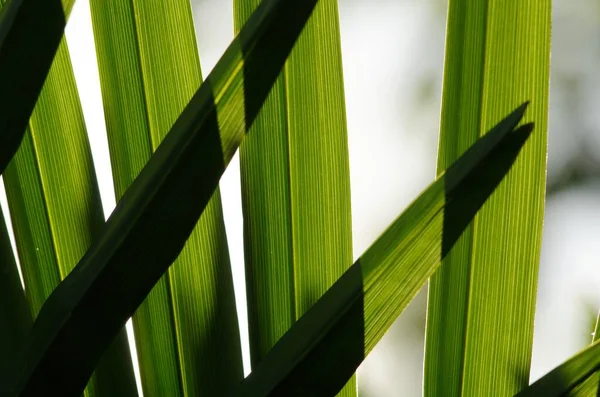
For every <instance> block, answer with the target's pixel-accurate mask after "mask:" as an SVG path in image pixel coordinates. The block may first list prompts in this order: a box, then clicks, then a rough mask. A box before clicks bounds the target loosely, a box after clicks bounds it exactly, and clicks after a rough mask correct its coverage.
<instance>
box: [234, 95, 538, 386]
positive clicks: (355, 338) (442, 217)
mask: <svg viewBox="0 0 600 397" xmlns="http://www.w3.org/2000/svg"><path fill="white" fill-rule="evenodd" d="M524 109H525V106H521V107H520V108H519V109H517V110H516V111H515V112H513V113H512V114H511V115H510V116H508V117H507V118H506V119H504V120H503V121H502V122H501V123H500V124H498V125H497V126H496V127H495V128H494V130H492V131H491V132H489V133H488V134H486V135H485V136H484V137H483V138H481V139H480V140H479V141H478V142H477V143H476V144H475V145H473V147H472V148H471V149H470V150H468V151H467V152H466V153H465V154H464V155H463V156H462V157H461V158H460V159H459V160H457V162H456V163H454V164H453V165H452V166H451V167H450V168H449V169H448V170H447V171H446V172H445V173H444V174H442V175H441V176H440V177H439V179H438V180H437V181H436V182H434V183H433V184H432V185H431V186H430V187H429V188H428V189H426V190H425V191H424V192H423V193H422V194H421V195H420V196H419V198H418V199H417V200H416V201H414V202H413V203H412V205H410V206H409V208H408V209H407V210H406V211H405V212H404V213H403V214H402V215H400V217H399V218H397V219H396V221H394V222H393V223H392V225H391V226H390V227H389V228H388V229H387V230H386V231H385V232H384V234H383V235H382V236H381V237H380V238H379V239H378V240H377V241H376V242H375V243H374V244H373V245H372V246H371V247H370V248H369V249H368V250H367V251H366V252H365V253H364V254H363V255H362V256H361V257H360V258H359V259H358V261H356V262H355V263H354V265H352V267H351V268H350V269H349V270H348V271H347V272H346V273H344V275H343V276H342V277H341V278H340V279H339V280H338V281H337V282H336V283H335V284H334V285H333V287H332V288H330V289H329V290H328V291H327V292H326V293H325V295H324V296H323V297H322V298H321V299H320V300H319V301H318V302H317V303H316V304H315V305H314V306H313V308H312V309H310V310H309V311H308V312H307V313H306V314H305V315H304V316H303V317H301V318H300V320H299V321H298V322H297V323H296V324H295V325H294V326H292V328H291V329H290V331H288V333H286V334H285V335H284V336H283V338H282V339H281V340H280V341H279V342H278V343H277V344H276V345H275V346H274V347H273V349H272V350H271V352H270V353H269V354H268V355H267V356H266V357H265V358H264V359H263V361H262V363H261V364H260V365H259V366H258V367H257V368H256V370H255V371H253V372H252V373H251V374H250V375H249V377H248V378H246V379H245V380H244V382H243V383H242V385H241V386H240V388H239V389H237V390H236V393H235V394H234V395H235V396H240V397H241V396H249V395H251V396H306V395H323V396H332V395H334V394H335V393H337V392H338V391H339V390H340V389H341V388H342V387H343V385H344V384H345V383H346V381H347V380H348V379H349V378H350V377H351V376H352V374H353V373H354V371H355V370H356V368H357V367H358V365H359V364H360V363H361V362H362V360H363V359H364V357H365V355H366V354H368V353H369V352H370V351H371V350H372V349H373V347H374V346H375V344H376V343H377V342H378V341H379V339H381V337H382V336H383V335H384V333H385V332H386V331H387V330H388V328H389V327H390V326H391V325H392V323H393V321H394V320H395V319H396V317H397V316H398V315H399V314H400V313H401V312H402V310H403V309H404V308H405V307H406V305H408V303H409V302H410V301H411V299H412V298H413V297H414V295H415V294H416V293H417V292H418V291H419V289H420V288H421V287H422V286H423V284H424V283H425V282H426V280H427V278H428V277H429V276H431V274H432V273H433V272H434V271H435V270H436V268H437V267H438V266H439V265H440V262H441V260H442V258H443V257H444V256H445V255H446V254H447V253H448V251H449V250H450V248H451V247H452V245H453V244H454V243H455V241H456V240H457V239H458V237H459V236H460V235H461V233H462V231H463V230H464V229H465V227H466V226H467V224H468V223H469V222H470V221H471V219H472V218H473V216H474V215H475V213H476V212H477V211H478V209H479V208H480V207H481V206H482V205H483V203H484V202H485V200H486V199H487V198H488V197H489V195H490V194H491V193H492V192H493V190H494V189H495V188H496V186H497V185H498V184H499V183H500V181H501V180H502V178H503V177H504V175H506V173H507V172H508V170H509V169H510V167H511V165H512V163H513V162H514V161H515V159H516V157H517V155H518V153H519V151H520V149H521V147H522V146H523V144H524V143H525V141H526V140H527V138H528V137H529V135H530V133H531V130H532V128H533V125H532V124H526V125H524V126H522V127H520V128H518V129H517V130H516V131H513V128H514V127H515V126H516V125H517V123H518V122H519V120H520V119H521V117H522V115H523V111H524Z"/></svg>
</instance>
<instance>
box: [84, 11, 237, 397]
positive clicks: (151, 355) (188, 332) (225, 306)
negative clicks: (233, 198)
mask: <svg viewBox="0 0 600 397" xmlns="http://www.w3.org/2000/svg"><path fill="white" fill-rule="evenodd" d="M91 7H92V15H93V23H94V31H95V36H96V46H97V52H98V58H99V65H100V73H101V83H102V92H103V98H104V106H105V114H106V120H107V130H108V138H109V145H110V151H111V162H112V164H113V173H114V179H115V191H116V194H117V197H118V198H120V197H121V196H122V195H123V193H124V192H125V190H126V188H127V187H128V186H129V184H130V183H131V182H132V181H133V180H134V179H135V177H136V176H137V175H138V173H139V172H140V170H141V169H142V167H143V166H144V165H145V164H146V162H147V161H148V159H149V158H150V156H151V155H152V153H153V152H154V151H155V150H156V149H157V147H158V146H159V144H160V143H161V141H162V139H163V138H164V136H165V135H166V133H167V132H168V131H169V129H170V128H171V126H172V124H173V123H174V121H175V120H176V119H177V117H178V116H179V114H180V113H181V111H182V110H183V108H184V107H185V105H186V104H187V103H188V101H189V100H190V98H191V97H192V95H193V94H194V92H195V91H196V90H197V89H198V87H199V86H200V83H201V81H202V77H201V70H200V62H199V59H198V54H197V45H196V41H195V34H194V26H193V23H192V16H191V9H190V4H189V1H187V0H177V1H171V2H168V3H166V2H136V1H120V0H119V1H117V0H114V1H113V0H111V1H106V0H101V1H100V0H98V1H96V0H92V2H91ZM174 205H177V204H174ZM133 322H134V329H135V334H136V344H137V349H138V356H139V363H140V368H141V377H142V384H143V389H144V394H145V395H146V396H166V395H168V396H195V395H200V394H202V395H223V394H224V393H225V392H226V391H227V390H228V388H230V387H231V385H233V384H235V383H237V382H239V381H240V380H241V379H242V375H243V373H242V367H241V350H240V341H239V331H238V325H237V317H236V311H235V300H234V295H233V284H232V275H231V269H230V263H229V254H228V250H227V241H226V236H225V229H224V223H223V217H222V213H221V201H220V196H219V191H218V189H217V191H216V193H215V195H214V196H213V198H212V200H211V201H210V202H209V204H208V206H207V208H206V210H205V211H204V213H203V214H202V216H201V217H200V220H199V222H198V224H197V226H196V228H195V229H194V231H193V232H192V235H191V236H190V238H189V239H188V241H187V243H186V245H185V247H184V249H183V251H182V252H181V254H180V255H179V257H178V259H177V260H176V261H175V263H174V264H173V266H172V267H171V268H170V269H169V271H168V272H167V273H166V274H165V276H164V277H163V278H162V279H161V281H159V283H158V284H157V285H156V287H155V288H154V289H153V290H152V292H151V293H150V294H149V295H148V298H147V299H146V301H145V302H144V303H143V304H142V306H141V307H140V308H139V309H138V311H137V312H136V314H135V316H134V317H133Z"/></svg>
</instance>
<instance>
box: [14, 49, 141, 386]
mask: <svg viewBox="0 0 600 397" xmlns="http://www.w3.org/2000/svg"><path fill="white" fill-rule="evenodd" d="M4 181H5V185H6V191H7V197H8V204H9V207H10V210H11V218H12V222H13V226H14V232H15V240H16V245H17V250H18V253H19V258H20V263H21V267H22V271H23V278H24V281H25V287H26V294H27V299H28V303H29V309H30V310H31V314H32V315H33V317H34V318H35V317H36V316H37V315H38V313H39V311H40V309H41V307H42V305H43V304H44V302H45V301H46V299H47V298H48V296H49V295H50V294H51V292H52V291H53V290H54V289H55V288H56V286H57V285H58V284H59V283H60V281H61V280H62V279H64V278H65V277H66V276H67V274H69V272H70V271H71V270H72V269H73V267H74V266H75V265H76V264H77V262H78V261H79V260H80V259H81V257H82V256H83V255H84V253H85V251H86V250H87V249H88V248H89V246H90V245H91V244H92V241H93V240H94V239H95V238H97V236H98V235H99V233H100V231H101V229H102V227H103V225H104V215H103V212H102V205H101V202H100V194H99V191H98V186H97V181H96V175H95V171H94V168H93V163H92V156H91V152H90V147H89V142H88V138H87V134H86V128H85V124H84V120H83V114H82V110H81V105H80V103H79V97H78V94H77V87H76V85H75V78H74V75H73V70H72V67H71V62H70V58H69V51H68V48H67V44H66V41H65V40H64V39H63V41H62V43H61V45H60V47H59V49H58V51H57V54H56V57H55V62H54V63H53V65H52V67H51V69H50V72H49V73H48V78H47V79H46V83H45V85H44V88H43V89H42V92H41V94H40V97H39V100H38V102H37V105H36V108H35V109H34V111H33V114H32V117H31V119H30V122H29V128H28V130H27V132H26V134H25V138H24V140H23V143H22V145H21V148H20V149H19V151H18V152H17V154H16V155H15V157H14V159H13V161H12V163H11V164H10V165H9V167H8V168H7V170H6V173H5V175H4ZM117 391H119V392H123V393H127V394H128V395H132V396H135V395H137V388H136V385H135V378H134V375H133V366H132V363H131V357H130V353H129V345H128V342H127V336H126V334H125V330H124V329H122V330H121V331H120V333H119V334H118V336H117V337H116V339H115V342H114V343H113V344H112V345H111V347H110V348H109V349H108V351H107V353H106V354H105V355H104V357H103V358H102V360H101V361H100V363H99V365H98V368H97V370H96V372H95V375H94V376H93V377H92V379H91V380H90V383H89V386H88V387H87V389H86V392H85V395H86V396H112V395H114V394H115V392H117Z"/></svg>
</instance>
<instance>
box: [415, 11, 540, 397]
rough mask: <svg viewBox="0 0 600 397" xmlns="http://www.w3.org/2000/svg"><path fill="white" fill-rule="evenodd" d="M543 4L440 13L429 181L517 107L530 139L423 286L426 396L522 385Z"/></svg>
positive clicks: (531, 276)
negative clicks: (442, 44)
mask: <svg viewBox="0 0 600 397" xmlns="http://www.w3.org/2000/svg"><path fill="white" fill-rule="evenodd" d="M549 4H550V3H549V2H547V1H542V2H538V1H527V2H518V4H517V2H497V1H493V0H492V1H487V0H485V1H476V2H469V1H461V0H454V1H451V2H450V4H449V12H448V29H447V44H446V45H447V50H446V65H445V77H444V92H443V99H442V122H441V131H440V146H439V157H438V171H442V170H444V169H445V167H447V166H448V165H449V164H450V163H451V162H452V161H453V160H454V159H456V158H457V157H458V156H459V155H460V154H461V153H462V151H464V150H465V148H466V147H468V146H469V145H470V144H471V143H472V142H474V141H475V140H476V138H477V136H478V134H479V133H480V131H485V130H486V129H487V128H489V126H490V125H491V122H493V121H494V120H495V119H497V117H499V116H500V115H501V114H503V113H504V112H506V111H507V109H510V108H511V107H512V106H514V104H515V103H518V102H520V101H523V100H525V99H531V106H530V111H529V116H528V117H527V118H526V121H535V123H536V129H537V130H539V131H540V133H538V134H536V135H535V136H534V138H533V139H532V140H531V143H529V144H528V145H527V146H526V147H525V149H524V151H523V156H522V157H521V158H520V159H519V160H518V162H517V163H516V164H515V167H514V169H513V170H512V171H511V172H510V174H509V176H508V177H507V181H508V182H507V183H506V184H505V185H503V187H502V188H500V189H498V191H497V192H495V193H494V194H493V195H492V197H491V199H490V200H489V202H488V203H486V204H485V205H484V207H483V209H482V210H481V212H480V213H479V214H478V215H477V216H476V217H475V220H474V222H473V225H472V226H469V227H468V228H467V230H466V231H465V233H464V235H463V236H462V238H461V239H460V240H459V242H458V243H457V244H456V246H455V247H454V249H453V250H452V252H451V253H450V254H449V255H448V257H446V258H445V259H444V262H445V265H444V266H442V268H441V269H440V271H439V272H437V273H436V274H435V275H434V276H433V277H432V279H431V284H430V289H429V302H428V315H427V331H426V332H427V335H426V352H425V381H424V390H425V395H426V396H437V395H440V394H444V395H448V396H462V395H474V396H475V395H480V393H481V391H482V390H494V391H495V393H497V394H498V395H511V394H514V393H515V392H516V391H518V390H519V389H521V388H522V387H523V386H525V385H526V384H527V382H528V379H529V365H530V360H531V344H532V339H533V316H534V309H535V291H536V285H537V274H538V263H539V253H540V244H541V233H542V220H543V212H544V201H545V165H546V145H547V143H546V139H547V138H546V136H547V135H546V134H547V133H546V131H547V112H548V88H547V86H548V78H549V54H550V52H549V45H550V30H549V29H550V5H549ZM449 374H452V375H449Z"/></svg>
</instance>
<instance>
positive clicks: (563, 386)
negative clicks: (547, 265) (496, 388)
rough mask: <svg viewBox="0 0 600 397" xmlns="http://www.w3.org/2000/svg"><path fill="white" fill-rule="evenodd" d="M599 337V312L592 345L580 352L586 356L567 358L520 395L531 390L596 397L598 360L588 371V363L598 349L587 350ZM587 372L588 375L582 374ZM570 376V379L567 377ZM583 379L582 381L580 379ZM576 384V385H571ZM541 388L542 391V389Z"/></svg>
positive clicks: (591, 347) (527, 393) (598, 376)
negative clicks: (594, 368)
mask: <svg viewBox="0 0 600 397" xmlns="http://www.w3.org/2000/svg"><path fill="white" fill-rule="evenodd" d="M599 339H600V313H599V314H598V317H597V319H596V326H595V327H594V334H593V337H592V346H590V347H589V348H588V349H586V350H584V352H582V353H581V354H582V355H587V356H588V357H587V358H582V357H580V358H577V356H576V357H574V358H572V359H570V360H568V361H567V362H566V363H564V364H562V365H561V366H559V367H558V368H557V369H555V370H553V371H551V372H550V373H549V374H547V375H546V376H544V377H543V378H542V379H540V380H538V381H536V382H535V384H534V385H533V386H531V389H532V390H528V389H529V388H526V389H525V391H524V392H522V393H521V394H522V395H526V396H527V395H528V396H531V395H533V394H531V393H532V392H535V393H544V394H543V395H544V396H545V395H560V396H569V397H597V396H598V390H599V385H600V373H598V369H600V365H599V364H600V362H598V360H595V361H596V362H597V364H596V366H597V368H596V370H592V371H593V372H589V368H590V367H589V364H590V362H591V363H593V362H594V359H593V356H594V355H598V354H599V353H598V349H597V348H596V349H595V352H594V353H593V354H590V353H589V352H587V351H588V350H591V349H593V346H594V344H596V342H597V341H598V340H599ZM582 372H584V373H589V375H585V374H582ZM569 378H571V379H569ZM582 380H583V381H582ZM573 385H576V386H573ZM542 390H543V391H542Z"/></svg>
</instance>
